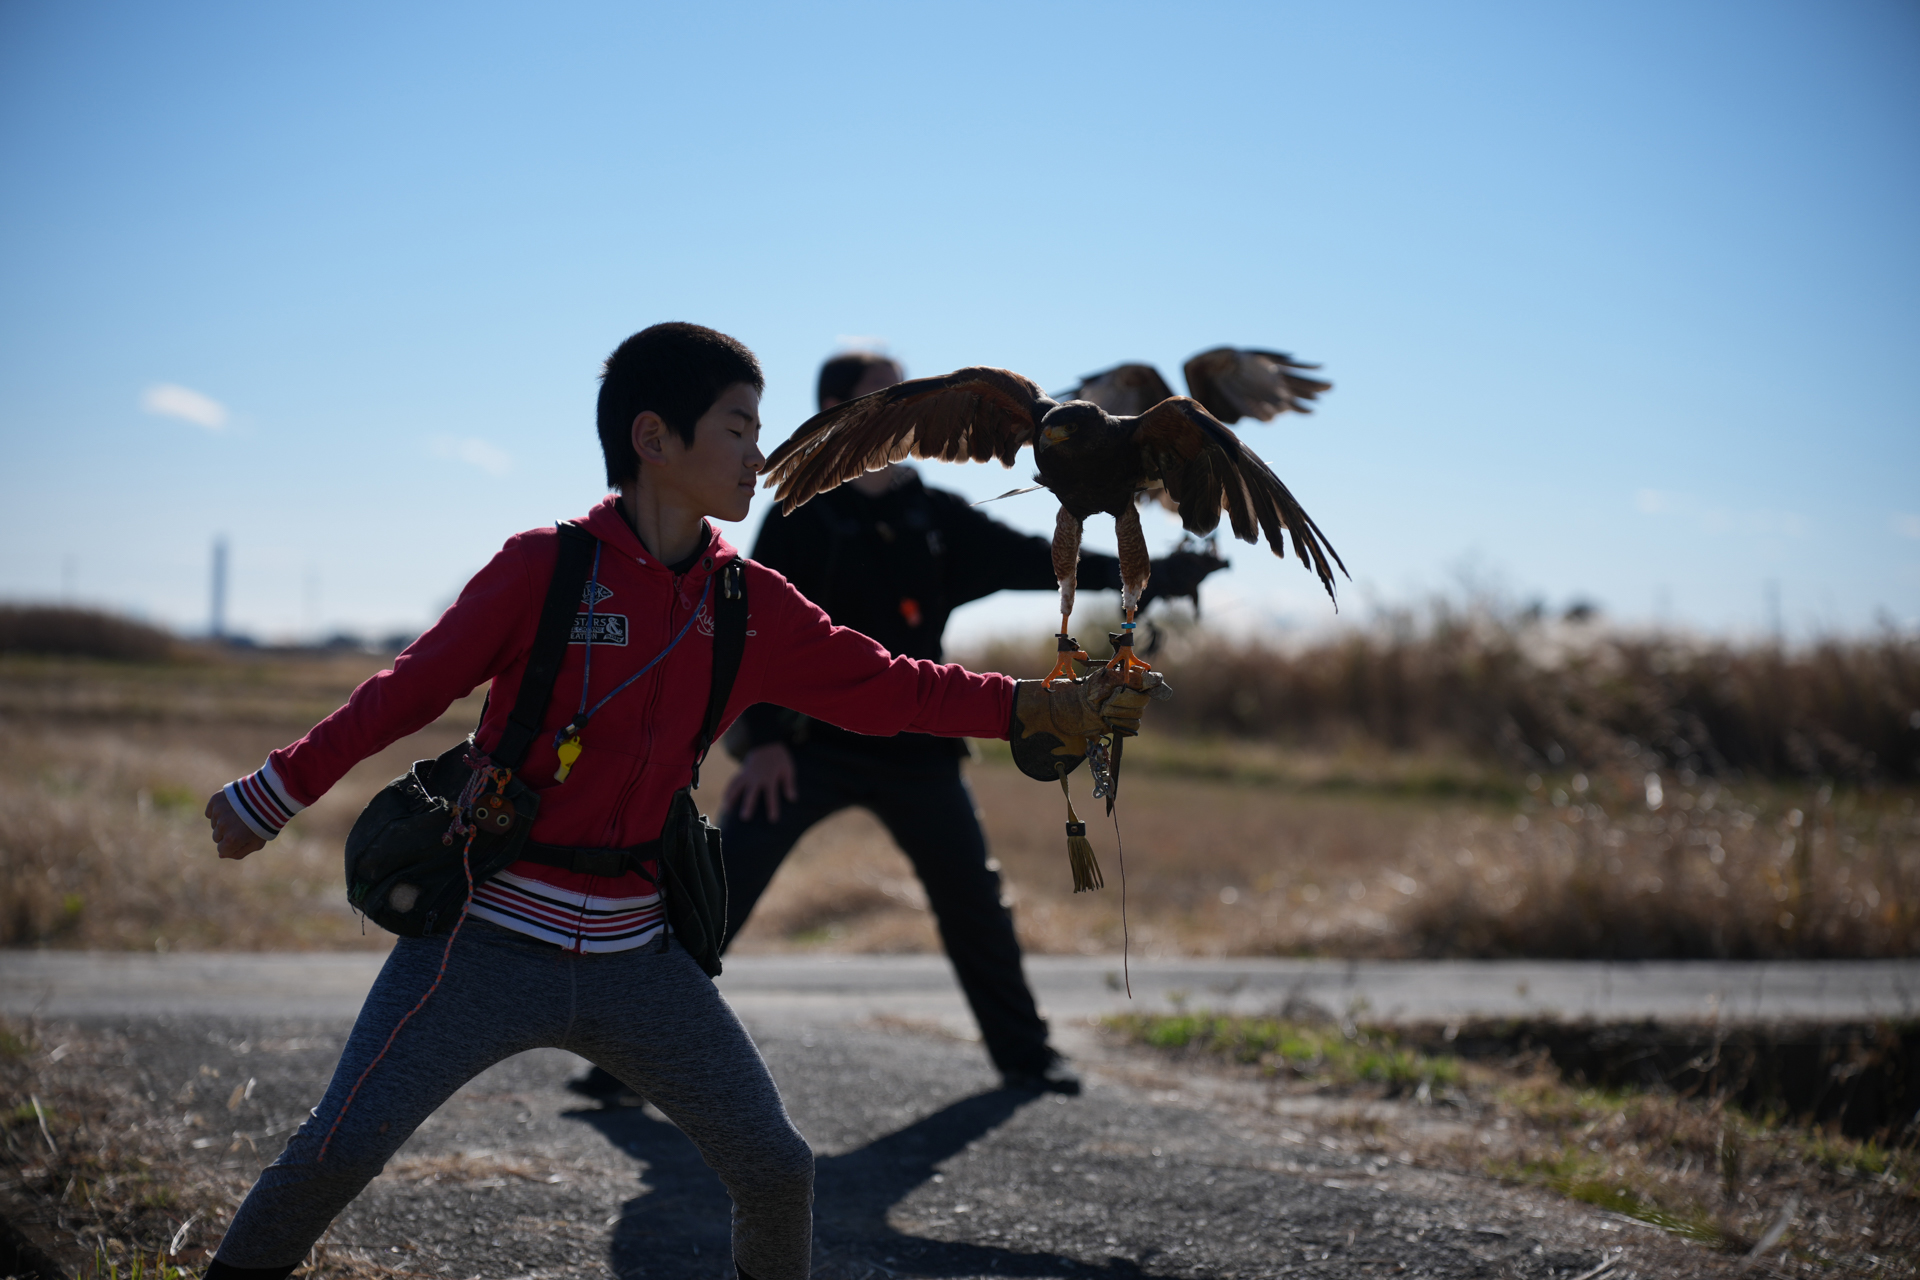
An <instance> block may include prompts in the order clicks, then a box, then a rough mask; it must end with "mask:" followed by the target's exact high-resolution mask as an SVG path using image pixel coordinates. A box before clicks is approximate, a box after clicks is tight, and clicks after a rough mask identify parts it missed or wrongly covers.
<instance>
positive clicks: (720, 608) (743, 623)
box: [693, 558, 747, 788]
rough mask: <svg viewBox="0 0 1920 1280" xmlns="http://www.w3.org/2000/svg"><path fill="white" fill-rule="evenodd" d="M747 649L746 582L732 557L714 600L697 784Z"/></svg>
mask: <svg viewBox="0 0 1920 1280" xmlns="http://www.w3.org/2000/svg"><path fill="white" fill-rule="evenodd" d="M746 650H747V584H746V575H745V574H743V573H742V572H741V571H740V561H739V559H738V558H735V559H733V560H731V561H729V562H728V563H727V566H726V568H724V569H722V570H721V571H720V596H719V598H718V599H717V600H715V601H714V603H713V687H712V688H711V689H710V690H709V691H708V693H707V714H706V718H705V719H704V720H703V721H701V724H700V741H699V742H698V743H696V744H695V746H694V749H693V785H694V786H695V787H696V788H697V787H698V786H699V785H700V766H701V764H702V763H704V762H705V761H706V758H707V751H708V750H709V749H710V748H711V747H712V746H713V735H714V733H715V732H716V731H718V730H719V728H720V717H721V716H723V715H725V714H726V711H727V699H728V698H729V697H731V696H732V695H733V678H734V677H735V676H737V675H739V674H740V656H741V655H742V654H743V653H745V652H746Z"/></svg>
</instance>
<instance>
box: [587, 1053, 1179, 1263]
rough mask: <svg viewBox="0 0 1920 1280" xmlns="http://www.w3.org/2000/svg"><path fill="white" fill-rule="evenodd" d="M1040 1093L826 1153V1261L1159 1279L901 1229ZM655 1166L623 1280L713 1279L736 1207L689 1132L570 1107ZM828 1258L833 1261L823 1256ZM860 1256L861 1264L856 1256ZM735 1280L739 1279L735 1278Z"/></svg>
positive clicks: (624, 1215) (613, 1258)
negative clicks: (902, 1219) (954, 1164)
mask: <svg viewBox="0 0 1920 1280" xmlns="http://www.w3.org/2000/svg"><path fill="white" fill-rule="evenodd" d="M1034 1099H1035V1095H1033V1094H1030V1093H1016V1092H1013V1091H1011V1090H1006V1089H996V1090H994V1091H992V1092H990V1093H981V1094H975V1095H974V1096H973V1097H970V1098H962V1099H960V1100H959V1101H958V1102H955V1103H952V1104H950V1105H948V1106H946V1107H943V1108H941V1109H940V1110H939V1111H936V1112H934V1113H933V1114H932V1115H930V1116H926V1117H924V1118H922V1119H920V1120H916V1121H914V1122H913V1123H912V1124H910V1125H908V1126H907V1127H906V1128H904V1129H899V1130H896V1131H895V1132H893V1133H890V1134H887V1135H885V1136H884V1137H880V1138H876V1139H875V1140H874V1141H872V1142H870V1143H868V1144H867V1145H866V1146H864V1147H861V1148H859V1149H858V1150H855V1151H849V1152H846V1153H845V1154H843V1155H837V1156H823V1157H821V1158H820V1159H819V1160H818V1161H817V1162H816V1164H815V1174H814V1251H815V1264H816V1266H817V1267H821V1268H823V1269H829V1270H831V1269H833V1264H834V1263H836V1262H842V1261H853V1260H855V1259H860V1260H866V1259H875V1260H884V1265H885V1273H887V1274H892V1275H904V1276H926V1277H939V1276H973V1275H980V1274H984V1273H989V1272H991V1273H995V1274H999V1275H1004V1276H1062V1275H1071V1276H1076V1277H1080V1276H1085V1277H1088V1280H1097V1278H1099V1277H1107V1278H1108V1280H1154V1277H1153V1273H1150V1272H1147V1271H1144V1270H1142V1269H1141V1268H1140V1267H1139V1265H1138V1264H1136V1263H1135V1262H1133V1261H1132V1260H1131V1259H1128V1258H1109V1259H1108V1260H1107V1262H1106V1263H1105V1264H1102V1265H1095V1264H1092V1263H1086V1262H1076V1261H1073V1260H1070V1259H1066V1258H1063V1257H1062V1256H1061V1255H1059V1254H1055V1253H1043V1252H1033V1251H1028V1250H1023V1249H1015V1248H1006V1247H1001V1246H998V1245H982V1244H965V1243H954V1242H949V1241H945V1240H935V1239H929V1238H927V1237H923V1236H914V1235H909V1234H907V1233H905V1232H902V1231H898V1230H895V1229H894V1227H893V1226H892V1225H891V1224H889V1223H888V1221H887V1211H888V1210H889V1209H891V1208H892V1207H893V1206H894V1205H896V1204H898V1203H899V1202H900V1201H901V1200H902V1199H904V1198H905V1197H906V1196H907V1195H908V1193H910V1192H911V1191H913V1190H914V1188H916V1187H918V1186H920V1185H921V1184H922V1183H925V1182H926V1181H927V1180H928V1179H930V1178H932V1176H933V1175H934V1173H935V1171H936V1169H935V1166H937V1165H938V1164H939V1163H940V1162H941V1161H942V1160H945V1159H947V1158H949V1157H951V1156H953V1155H955V1154H957V1153H958V1152H959V1151H961V1150H962V1149H963V1148H965V1147H966V1145H967V1144H968V1143H970V1142H972V1141H974V1140H975V1139H977V1138H979V1137H981V1136H983V1135H985V1134H987V1133H990V1132H992V1131H993V1130H994V1129H996V1128H998V1127H999V1126H1000V1125H1001V1124H1003V1123H1005V1122H1006V1120H1008V1119H1009V1118H1010V1117H1011V1116H1012V1115H1013V1114H1014V1112H1016V1111H1018V1110H1019V1109H1020V1108H1021V1107H1023V1106H1025V1105H1026V1104H1027V1103H1029V1102H1032V1101H1034ZM565 1115H566V1116H567V1118H568V1119H572V1120H579V1121H582V1122H584V1123H586V1124H589V1125H591V1126H593V1128H595V1129H597V1130H598V1131H599V1132H600V1134H601V1135H602V1136H603V1137H605V1138H606V1139H607V1141H609V1142H611V1143H613V1145H615V1146H616V1147H619V1148H620V1149H621V1150H622V1151H624V1152H626V1153H627V1154H628V1155H630V1156H633V1157H634V1158H635V1159H638V1160H644V1161H646V1163H647V1165H648V1169H647V1174H646V1182H645V1185H646V1187H647V1190H646V1191H645V1192H644V1193H642V1194H641V1195H639V1196H636V1197H635V1198H634V1199H632V1200H629V1201H627V1202H626V1203H625V1204H624V1205H622V1206H621V1211H620V1220H619V1222H618V1224H617V1225H616V1226H615V1227H614V1233H613V1246H612V1249H611V1251H610V1257H609V1259H608V1261H609V1262H610V1264H611V1265H612V1267H613V1270H614V1273H615V1274H616V1275H618V1276H620V1277H622V1280H626V1278H627V1277H639V1276H646V1277H649V1280H654V1278H656V1277H659V1278H663V1280H677V1278H678V1277H682V1276H685V1277H695V1276H698V1277H703V1278H705V1277H711V1276H712V1275H714V1274H715V1273H716V1268H717V1265H718V1264H719V1263H720V1262H722V1261H724V1260H725V1259H726V1258H727V1256H728V1253H727V1250H728V1241H729V1228H728V1223H729V1218H730V1214H731V1212H732V1202H731V1201H730V1200H728V1198H727V1193H726V1189H725V1188H724V1187H722V1186H721V1185H720V1180H719V1179H718V1178H717V1177H715V1176H714V1173H713V1171H712V1170H710V1169H708V1168H707V1166H706V1163H705V1162H704V1161H703V1160H701V1158H700V1153H699V1152H698V1151H697V1150H695V1149H694V1145H693V1143H692V1142H690V1141H688V1139H687V1137H686V1135H684V1134H682V1133H681V1132H680V1130H679V1129H677V1128H675V1127H674V1126H673V1125H672V1124H670V1123H668V1122H666V1121H664V1120H659V1119H655V1118H654V1117H653V1116H652V1115H650V1114H649V1113H648V1111H647V1110H646V1109H644V1108H641V1107H625V1108H618V1109H609V1110H579V1111H569V1112H566V1113H565ZM822 1255H825V1256H822ZM849 1255H851V1256H849ZM728 1274H731V1272H728Z"/></svg>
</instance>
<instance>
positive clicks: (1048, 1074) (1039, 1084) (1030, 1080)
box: [1000, 1053, 1080, 1097]
mask: <svg viewBox="0 0 1920 1280" xmlns="http://www.w3.org/2000/svg"><path fill="white" fill-rule="evenodd" d="M1000 1087H1001V1088H1002V1089H1011V1090H1013V1091H1014V1092H1015V1093H1064V1094H1066V1095H1067V1096H1068V1097H1077V1096H1079V1093H1080V1075H1079V1073H1078V1072H1076V1071H1075V1070H1074V1069H1073V1065H1072V1064H1071V1063H1069V1062H1068V1061H1067V1060H1066V1059H1065V1058H1063V1057H1061V1056H1060V1055H1059V1054H1057V1053H1055V1054H1051V1055H1049V1056H1048V1058H1047V1063H1046V1065H1045V1066H1043V1067H1041V1068H1040V1069H1039V1070H1038V1071H1003V1072H1001V1073H1000Z"/></svg>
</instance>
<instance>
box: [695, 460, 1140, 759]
mask: <svg viewBox="0 0 1920 1280" xmlns="http://www.w3.org/2000/svg"><path fill="white" fill-rule="evenodd" d="M753 558H754V559H755V560H757V561H759V562H760V563H761V564H763V565H765V566H767V568H769V569H772V570H774V571H775V572H777V573H781V574H784V575H785V576H786V578H787V579H788V580H789V581H790V582H792V583H793V585H794V586H795V587H797V588H799V590H800V593H801V594H802V595H804V596H806V597H807V599H809V600H811V601H813V602H814V603H815V604H817V605H819V606H820V607H821V608H822V609H823V610H825V611H826V614H827V616H828V617H829V618H831V619H833V621H834V623H835V625H837V626H842V627H851V628H853V629H854V630H855V631H859V632H862V633H863V634H865V635H868V636H871V637H872V638H873V639H875V640H877V641H879V642H880V643H881V644H882V645H884V646H885V647H886V649H887V650H888V651H889V652H891V653H893V654H894V655H896V656H899V657H907V658H929V659H933V660H935V661H939V660H941V658H942V656H943V655H942V652H941V643H940V641H941V634H942V633H943V632H944V631H945V630H946V628H947V617H948V615H950V614H951V613H952V612H953V611H954V610H955V609H957V608H959V607H960V606H961V605H963V604H966V603H967V602H968V601H970V600H978V599H980V598H981V597H982V596H989V595H992V594H993V593H994V592H996V591H1007V590H1013V591H1021V590H1027V591H1039V590H1046V591H1053V590H1057V589H1058V587H1059V584H1058V583H1056V582H1055V581H1054V577H1053V552H1052V548H1051V547H1050V546H1049V544H1048V542H1047V540H1046V539H1045V538H1039V537H1034V536H1033V535H1031V534H1025V533H1021V532H1019V531H1018V530H1015V529H1010V528H1008V527H1007V526H1006V525H1004V524H1001V523H1000V522H999V521H997V520H993V519H990V518H988V517H987V516H985V515H983V514H981V512H980V511H979V510H978V509H976V508H974V507H972V506H970V505H968V503H967V500H966V499H965V498H962V497H960V496H959V495H958V494H954V493H947V492H945V491H944V490H940V489H929V488H927V487H926V486H925V485H923V484H921V483H920V480H919V477H917V476H913V475H911V474H909V475H908V476H907V477H905V478H904V479H902V480H901V481H900V482H899V483H896V484H895V485H894V486H893V487H892V488H891V489H889V490H887V492H885V493H883V494H881V495H880V496H879V497H877V498H869V497H868V496H867V495H866V494H863V493H861V492H860V491H859V490H858V489H856V488H854V486H853V485H851V484H843V485H841V486H840V487H839V488H837V489H834V490H832V491H831V492H828V493H823V494H821V495H820V496H819V497H817V498H814V499H813V500H812V501H810V502H808V503H806V504H805V505H804V506H801V507H798V508H796V509H795V510H794V512H793V513H792V514H791V515H781V514H780V513H779V512H778V511H773V512H771V513H769V514H768V516H767V520H766V523H765V524H763V525H762V526H761V527H760V537H759V539H758V540H757V541H756V542H755V543H754V544H753ZM1077 584H1078V586H1079V588H1080V589H1081V590H1083V591H1102V590H1110V591H1118V590H1119V589H1120V562H1119V561H1118V560H1116V559H1115V558H1114V557H1112V556H1104V555H1100V554H1098V553H1095V552H1091V551H1082V552H1081V553H1080V572H1079V576H1078V578H1077ZM1037 656H1044V655H1037ZM743 739H744V740H743ZM769 742H785V743H788V744H789V745H796V744H799V743H803V742H811V743H817V744H819V745H821V746H831V747H837V748H841V749H843V750H852V751H860V752H864V753H867V754H871V755H877V756H884V757H886V758H887V759H888V760H889V761H891V762H893V763H896V764H909V763H912V762H913V761H915V760H928V761H931V760H941V759H952V758H954V757H956V756H962V755H965V754H966V750H967V747H966V742H965V741H964V740H963V739H959V738H936V737H933V736H932V735H930V734H922V733H903V734H900V735H899V736H897V737H892V738H875V737H869V736H867V735H865V734H858V733H849V732H847V731H846V730H844V729H840V728H836V727H835V726H833V725H830V724H826V723H823V722H821V721H818V720H809V719H806V718H805V717H803V716H799V715H796V714H795V713H793V712H791V711H786V710H783V709H782V708H779V707H774V706H769V705H766V704H764V703H763V704H761V705H759V706H755V707H750V708H749V709H748V710H747V711H746V712H745V714H743V715H742V716H741V718H740V725H739V726H737V727H736V733H735V735H734V736H732V737H731V738H730V739H729V742H728V746H729V747H731V748H733V749H734V750H735V751H736V752H739V753H741V754H744V753H745V752H746V751H749V750H752V749H753V748H754V747H758V746H763V745H765V744H766V743H769Z"/></svg>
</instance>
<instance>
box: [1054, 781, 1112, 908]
mask: <svg viewBox="0 0 1920 1280" xmlns="http://www.w3.org/2000/svg"><path fill="white" fill-rule="evenodd" d="M1060 794H1061V795H1063V796H1065V797H1066V798H1067V863H1068V865H1069V866H1071V867H1072V868H1073V891H1074V892H1075V893H1085V892H1086V891H1087V890H1089V889H1103V888H1105V887H1106V884H1107V882H1106V880H1105V879H1103V878H1102V877H1101V875H1100V861H1099V859H1097V858H1095V857H1094V856H1093V845H1092V843H1091V842H1090V841H1089V840H1088V839H1087V824H1086V823H1084V822H1082V821H1080V815H1079V814H1077V813H1075V812H1074V811H1073V792H1072V791H1070V790H1068V789H1067V776H1066V775H1065V774H1064V773H1063V774H1061V775H1060Z"/></svg>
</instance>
